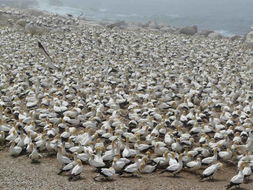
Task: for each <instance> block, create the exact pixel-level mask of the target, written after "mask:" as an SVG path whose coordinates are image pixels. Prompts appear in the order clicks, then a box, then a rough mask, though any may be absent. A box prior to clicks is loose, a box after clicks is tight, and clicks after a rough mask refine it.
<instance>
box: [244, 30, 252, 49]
mask: <svg viewBox="0 0 253 190" xmlns="http://www.w3.org/2000/svg"><path fill="white" fill-rule="evenodd" d="M245 44H246V45H247V46H248V47H253V31H251V32H249V33H248V34H247V35H246V37H245Z"/></svg>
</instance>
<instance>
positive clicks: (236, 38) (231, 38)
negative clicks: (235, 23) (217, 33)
mask: <svg viewBox="0 0 253 190" xmlns="http://www.w3.org/2000/svg"><path fill="white" fill-rule="evenodd" d="M241 39H242V37H241V36H239V35H234V36H232V37H230V40H231V41H235V40H241Z"/></svg>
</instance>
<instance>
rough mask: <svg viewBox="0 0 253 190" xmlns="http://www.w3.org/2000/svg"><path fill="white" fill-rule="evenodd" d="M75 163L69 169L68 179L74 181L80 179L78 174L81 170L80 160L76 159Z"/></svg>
mask: <svg viewBox="0 0 253 190" xmlns="http://www.w3.org/2000/svg"><path fill="white" fill-rule="evenodd" d="M76 162H77V165H76V166H75V167H74V168H73V169H72V170H71V175H70V176H69V181H76V180H78V179H80V178H81V177H80V174H81V173H82V171H83V165H82V161H81V160H80V159H77V161H76Z"/></svg>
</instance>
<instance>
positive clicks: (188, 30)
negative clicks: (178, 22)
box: [179, 26, 198, 36]
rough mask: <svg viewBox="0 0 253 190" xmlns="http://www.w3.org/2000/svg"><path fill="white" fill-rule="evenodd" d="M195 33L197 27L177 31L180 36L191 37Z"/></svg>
mask: <svg viewBox="0 0 253 190" xmlns="http://www.w3.org/2000/svg"><path fill="white" fill-rule="evenodd" d="M197 32H198V27H197V26H187V27H183V28H181V29H180V30H179V33H180V34H185V35H189V36H192V35H194V34H196V33H197Z"/></svg>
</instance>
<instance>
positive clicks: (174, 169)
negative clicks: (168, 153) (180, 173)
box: [167, 163, 180, 172]
mask: <svg viewBox="0 0 253 190" xmlns="http://www.w3.org/2000/svg"><path fill="white" fill-rule="evenodd" d="M179 167H180V165H179V164H178V163H177V164H173V165H171V166H169V167H167V170H168V171H172V172H173V171H176V170H178V169H179Z"/></svg>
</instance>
